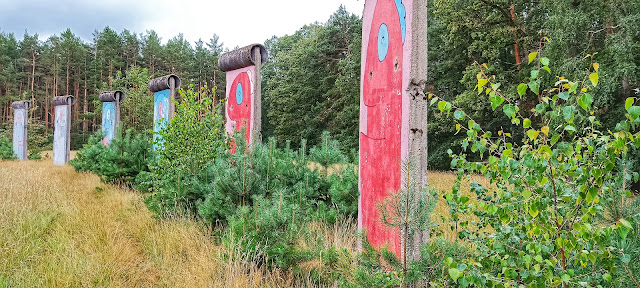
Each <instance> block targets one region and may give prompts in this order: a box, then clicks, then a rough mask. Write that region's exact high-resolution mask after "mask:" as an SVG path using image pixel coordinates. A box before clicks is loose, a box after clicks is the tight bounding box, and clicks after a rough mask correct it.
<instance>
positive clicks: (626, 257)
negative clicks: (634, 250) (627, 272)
mask: <svg viewBox="0 0 640 288" xmlns="http://www.w3.org/2000/svg"><path fill="white" fill-rule="evenodd" d="M620 261H622V263H624V264H629V262H631V256H629V254H622V256H621V257H620Z"/></svg>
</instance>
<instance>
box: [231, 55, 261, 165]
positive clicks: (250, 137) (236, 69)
mask: <svg viewBox="0 0 640 288" xmlns="http://www.w3.org/2000/svg"><path fill="white" fill-rule="evenodd" d="M257 59H260V61H256V60H257ZM266 59H267V52H266V50H265V48H264V46H262V45H259V44H253V45H249V46H246V47H244V48H240V49H238V50H234V51H231V52H228V53H225V54H223V55H222V56H221V57H220V61H219V64H220V68H221V69H222V70H223V71H226V72H227V90H226V92H227V102H226V103H225V120H226V121H225V130H226V132H227V135H229V136H230V137H231V136H232V135H233V134H234V133H235V132H236V131H242V129H245V135H244V136H245V140H246V141H247V144H248V145H249V147H251V145H252V143H256V142H260V141H262V135H261V131H262V122H261V117H262V113H261V109H262V94H261V89H262V86H261V82H262V78H261V75H260V68H261V67H262V63H263V62H264V61H266ZM245 65H246V66H245ZM226 69H232V70H226ZM231 151H232V152H235V146H233V147H232V149H231Z"/></svg>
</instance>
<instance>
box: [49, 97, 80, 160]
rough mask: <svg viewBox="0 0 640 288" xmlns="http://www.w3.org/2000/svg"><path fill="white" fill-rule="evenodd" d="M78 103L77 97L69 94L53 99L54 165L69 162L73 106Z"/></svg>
mask: <svg viewBox="0 0 640 288" xmlns="http://www.w3.org/2000/svg"><path fill="white" fill-rule="evenodd" d="M75 103H76V98H75V97H73V96H71V95H68V96H56V97H53V99H52V100H51V104H53V106H54V107H55V109H54V113H55V115H54V118H55V119H54V126H53V127H54V130H53V165H56V166H63V165H65V164H67V162H69V158H70V157H69V152H70V148H71V106H73V105H74V104H75Z"/></svg>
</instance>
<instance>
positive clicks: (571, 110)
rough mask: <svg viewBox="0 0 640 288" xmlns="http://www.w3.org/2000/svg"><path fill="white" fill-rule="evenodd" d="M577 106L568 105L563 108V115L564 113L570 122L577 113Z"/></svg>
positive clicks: (565, 118)
mask: <svg viewBox="0 0 640 288" xmlns="http://www.w3.org/2000/svg"><path fill="white" fill-rule="evenodd" d="M575 111H576V107H575V106H567V107H564V109H562V115H564V120H565V121H567V122H570V121H571V119H573V113H575Z"/></svg>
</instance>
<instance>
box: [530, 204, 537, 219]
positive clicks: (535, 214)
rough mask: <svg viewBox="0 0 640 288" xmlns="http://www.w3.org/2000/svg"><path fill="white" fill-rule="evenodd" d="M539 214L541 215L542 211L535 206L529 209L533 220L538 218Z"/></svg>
mask: <svg viewBox="0 0 640 288" xmlns="http://www.w3.org/2000/svg"><path fill="white" fill-rule="evenodd" d="M538 214H540V210H538V208H537V207H535V205H531V207H529V215H531V217H533V218H536V217H538Z"/></svg>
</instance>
